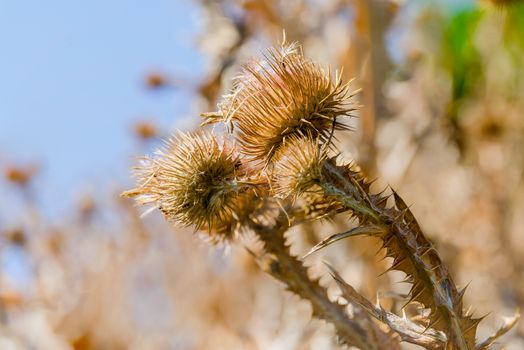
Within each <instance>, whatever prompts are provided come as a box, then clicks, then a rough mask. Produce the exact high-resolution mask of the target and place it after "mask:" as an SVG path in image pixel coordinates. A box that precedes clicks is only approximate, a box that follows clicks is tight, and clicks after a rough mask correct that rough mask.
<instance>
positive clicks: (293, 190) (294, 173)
mask: <svg viewBox="0 0 524 350" xmlns="http://www.w3.org/2000/svg"><path fill="white" fill-rule="evenodd" d="M326 158H327V156H326V155H325V152H323V150H322V148H321V146H320V143H319V141H318V139H313V138H311V137H292V138H291V139H289V140H287V141H286V144H285V145H283V146H282V147H281V148H280V149H279V151H278V152H277V153H276V154H275V163H274V167H273V172H272V175H273V176H272V179H273V189H274V191H275V193H276V195H277V196H279V197H282V198H286V197H292V198H296V197H298V196H300V195H302V194H304V193H306V192H311V191H313V190H314V188H315V186H316V185H317V184H318V183H319V181H320V180H321V179H322V167H323V165H324V162H325V160H326Z"/></svg>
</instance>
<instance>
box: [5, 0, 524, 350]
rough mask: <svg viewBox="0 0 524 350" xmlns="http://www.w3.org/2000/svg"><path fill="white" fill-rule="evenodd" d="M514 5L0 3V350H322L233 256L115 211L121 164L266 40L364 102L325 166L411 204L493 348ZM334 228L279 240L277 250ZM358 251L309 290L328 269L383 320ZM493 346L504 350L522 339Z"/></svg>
mask: <svg viewBox="0 0 524 350" xmlns="http://www.w3.org/2000/svg"><path fill="white" fill-rule="evenodd" d="M520 3H521V2H520V1H501V0H496V1H495V0H492V1H488V0H485V1H481V0H479V1H473V0H470V1H467V0H461V1H458V0H454V1H453V0H446V1H440V2H433V1H423V0H418V1H417V0H411V1H410V0H372V1H369V0H327V1H321V0H290V1H277V0H270V1H264V0H214V1H212V0H200V1H197V0H194V1H190V0H157V1H150V2H147V3H146V2H143V1H135V0H126V1H124V0H114V1H102V0H92V1H90V2H85V3H77V2H75V3H73V2H68V1H65V0H51V1H47V2H37V1H2V2H0V47H1V51H0V171H1V178H0V349H53V350H54V349H83V350H86V349H177V350H178V349H184V350H185V349H188V350H189V349H211V348H212V349H264V350H265V349H275V350H276V349H326V350H327V349H338V347H337V345H336V342H335V341H334V339H333V330H332V329H331V328H330V327H329V326H327V325H326V324H324V323H323V322H320V321H317V320H311V317H310V309H309V306H308V305H307V304H306V303H303V302H300V301H299V300H298V299H297V298H296V297H294V296H292V295H291V294H289V293H287V292H285V291H284V290H283V287H282V286H281V285H280V284H279V283H277V282H276V281H273V280H272V279H270V278H269V277H267V276H265V275H263V274H262V273H261V272H259V270H258V267H257V266H256V264H255V263H254V262H253V261H252V259H251V257H250V256H249V255H248V254H247V253H246V252H245V249H244V248H243V247H242V246H241V245H240V244H239V245H232V246H220V247H212V246H210V245H209V244H208V243H206V242H205V241H204V240H202V239H201V237H199V236H198V235H194V234H192V231H191V230H190V229H180V228H174V227H171V226H170V225H167V224H166V223H164V221H163V220H162V218H161V217H160V215H159V214H158V213H156V212H153V213H151V214H149V215H147V216H145V217H143V218H141V217H140V215H141V213H142V209H139V208H135V207H134V206H133V204H132V203H131V202H129V201H127V200H123V199H121V198H119V193H120V192H121V191H122V190H125V189H128V188H130V187H131V186H133V179H132V178H131V177H130V173H131V172H130V169H131V167H132V166H133V165H136V164H137V160H138V158H139V157H140V156H141V155H143V154H147V153H151V152H153V150H154V149H155V147H157V146H159V145H161V140H162V139H163V138H166V137H169V135H170V133H172V132H173V131H174V130H176V129H182V130H191V129H193V128H196V127H197V126H198V125H199V123H200V119H199V117H198V115H199V114H200V113H201V112H205V111H213V110H215V109H216V103H217V101H218V100H219V99H220V96H221V95H222V94H224V93H225V92H227V91H228V89H229V88H230V87H231V85H230V81H231V78H232V77H234V76H235V74H236V73H237V72H238V70H239V67H240V65H241V64H242V63H244V62H246V61H247V60H249V58H250V57H252V56H253V55H260V54H261V53H262V52H263V50H264V49H265V48H266V47H268V46H270V45H279V44H280V42H281V40H282V31H283V30H285V31H286V36H287V39H288V41H299V42H300V43H301V44H302V45H303V48H304V53H305V55H306V56H308V57H309V58H311V59H313V60H316V61H318V62H319V63H321V64H322V65H325V66H330V67H331V68H333V70H334V69H336V68H340V67H343V68H344V70H343V74H344V77H345V79H346V80H349V79H352V78H355V80H354V82H353V86H354V88H355V89H356V88H362V89H363V90H362V92H361V93H360V94H359V95H358V99H359V103H360V104H361V105H362V108H361V109H360V111H359V113H358V118H355V119H353V120H352V121H351V124H352V126H353V128H354V129H355V131H354V132H351V133H348V134H344V135H342V134H341V135H340V137H339V139H340V140H339V148H340V150H341V151H342V153H343V157H346V158H351V159H355V160H356V161H357V162H358V163H359V164H360V165H361V166H362V168H363V170H364V171H365V173H366V174H367V175H368V176H369V177H370V178H377V179H378V180H377V182H376V183H375V185H374V186H376V188H375V189H376V190H377V191H379V190H382V189H383V188H384V187H385V186H387V185H391V186H392V187H393V188H395V189H397V190H398V192H399V193H400V194H401V195H402V196H403V197H404V199H405V200H406V202H408V203H410V204H412V210H413V212H414V214H415V215H416V216H417V218H418V220H419V223H420V224H421V226H422V228H423V229H424V230H425V232H426V234H427V236H428V237H429V238H431V240H433V241H434V242H435V244H436V245H437V248H438V250H439V251H440V252H441V255H442V256H443V258H444V260H445V262H446V263H447V264H448V266H449V268H450V269H451V271H452V274H453V276H454V277H455V280H456V282H457V284H458V285H459V286H466V285H468V284H469V287H468V290H467V292H466V298H465V304H466V305H467V306H471V309H472V310H473V311H474V313H475V315H476V316H483V315H486V314H488V313H489V315H488V316H487V317H486V320H485V321H484V322H483V323H482V324H481V327H480V332H479V333H480V336H485V335H488V334H490V333H492V332H493V331H494V330H495V329H496V328H497V327H498V326H499V325H500V324H501V323H502V320H503V316H510V315H512V314H513V313H514V310H515V309H517V308H518V307H520V306H521V305H524V259H523V258H522V253H523V252H524V116H523V113H524V98H523V97H524V5H522V4H520ZM347 225H350V223H348V222H347V218H344V217H336V218H333V219H332V220H330V221H329V222H323V223H319V224H317V225H309V226H308V227H304V228H302V227H298V228H296V229H295V230H294V231H293V232H291V233H290V235H289V240H290V242H292V243H293V251H294V252H295V253H296V254H303V253H305V252H307V251H308V250H309V248H310V247H311V246H312V245H313V244H315V243H316V242H318V241H319V240H320V239H322V238H324V237H326V236H327V235H329V234H332V233H335V232H337V231H338V230H341V229H344V228H347ZM320 227H322V230H320V229H319V228H320ZM378 247H379V245H378V244H377V242H375V241H374V240H372V239H367V238H358V239H357V238H355V239H354V240H351V241H348V242H341V243H339V244H337V245H334V246H332V247H330V248H328V249H326V250H325V251H323V252H321V253H319V254H317V255H316V256H312V257H311V258H310V259H309V260H308V261H307V264H309V265H310V266H311V267H312V274H314V275H317V276H324V275H326V273H325V268H324V267H323V265H322V260H325V261H329V262H330V263H332V264H333V265H335V266H336V268H337V269H338V270H339V271H343V275H344V277H345V278H346V279H347V280H348V281H349V282H351V284H352V285H353V286H355V288H357V289H358V290H359V291H361V292H362V293H363V294H364V295H366V296H367V297H369V298H370V299H371V300H375V298H376V297H377V296H378V297H379V298H380V299H381V300H382V301H383V303H384V304H385V305H387V306H388V307H390V308H392V309H393V310H396V311H398V312H401V310H399V309H398V308H400V307H401V305H397V299H398V298H396V297H395V296H396V295H399V294H401V293H405V292H406V291H407V289H406V286H405V285H402V284H399V283H397V282H398V281H401V280H402V279H403V278H402V276H401V275H399V274H398V273H388V274H386V275H384V276H381V277H377V276H378V275H379V274H380V273H381V272H383V271H384V270H385V269H386V268H387V266H388V262H387V261H386V262H380V261H379V260H380V259H379V258H380V254H379V256H378V257H377V256H376V254H375V253H376V251H377V249H378ZM321 281H322V283H323V284H324V285H330V284H332V281H330V278H328V277H327V276H326V277H322V279H321ZM332 292H333V295H334V296H335V295H336V290H335V288H333V290H332ZM501 341H502V342H503V343H505V344H506V345H507V348H508V349H523V348H524V325H522V323H521V324H519V325H517V327H516V329H514V330H513V331H511V332H510V333H509V334H508V335H506V336H505V337H504V338H503V339H502V340H501ZM406 348H415V347H409V346H407V345H406Z"/></svg>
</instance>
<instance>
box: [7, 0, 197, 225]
mask: <svg viewBox="0 0 524 350" xmlns="http://www.w3.org/2000/svg"><path fill="white" fill-rule="evenodd" d="M198 19H199V13H198V10H197V8H196V7H195V5H194V4H192V3H191V2H190V1H189V0H155V1H139V0H90V1H69V0H48V1H36V0H33V1H24V0H11V1H8V0H2V1H0V169H3V168H4V167H5V166H6V164H9V163H12V162H19V163H22V164H25V163H28V162H34V161H36V162H38V163H40V164H41V169H42V170H41V172H40V174H39V177H38V180H37V182H36V184H35V186H36V188H37V190H38V193H39V204H40V206H41V207H43V208H45V212H46V213H47V214H49V215H51V216H53V215H56V214H57V213H63V211H64V210H66V208H67V207H68V206H69V204H70V203H71V201H72V200H73V199H74V195H75V193H77V192H78V191H79V190H80V189H82V188H100V187H106V188H109V187H110V186H113V185H114V184H116V183H123V182H126V181H129V179H128V177H127V169H128V167H129V165H130V164H131V162H132V160H131V157H132V156H133V154H134V153H136V152H137V151H138V150H137V149H136V148H137V147H136V142H135V141H134V140H133V138H132V136H131V133H130V126H131V125H132V123H133V121H135V120H139V119H142V118H144V117H148V116H153V117H154V120H156V121H158V122H159V123H160V125H162V126H164V127H168V126H170V125H172V124H173V123H174V121H175V120H176V118H177V117H179V116H181V115H183V114H186V113H187V112H188V109H189V106H188V105H187V100H188V98H187V94H186V93H184V92H180V91H178V92H168V91H163V92H160V93H152V92H151V91H148V90H147V89H145V88H144V85H143V83H142V79H143V77H144V75H145V74H146V73H147V72H149V71H151V70H160V71H166V72H168V73H180V74H182V75H184V76H188V75H189V76H191V74H193V73H192V72H197V73H198V72H201V71H202V65H203V63H202V59H201V57H200V56H199V55H198V53H197V52H196V50H195V48H194V46H193V42H192V39H193V38H194V37H195V35H196V31H197V29H198V26H199V23H198ZM141 151H143V150H141ZM13 196H14V194H13V193H12V191H10V190H8V189H6V186H5V183H3V182H1V181H0V226H1V220H2V218H3V219H6V217H7V216H9V215H7V213H9V211H10V210H11V211H12V210H13V203H15V202H16V201H15V200H14V199H13Z"/></svg>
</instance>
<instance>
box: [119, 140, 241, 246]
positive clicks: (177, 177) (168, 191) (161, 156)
mask: <svg viewBox="0 0 524 350" xmlns="http://www.w3.org/2000/svg"><path fill="white" fill-rule="evenodd" d="M137 175H138V178H139V186H138V187H137V188H136V189H134V190H131V191H128V192H126V193H124V195H127V196H131V197H136V200H137V202H138V203H139V204H147V203H155V204H156V205H157V206H158V208H159V209H160V210H161V211H162V213H163V214H164V215H165V217H166V218H167V219H168V220H170V221H173V222H176V223H179V224H181V225H185V226H195V228H196V229H204V230H208V231H209V233H210V234H214V235H215V236H223V237H220V238H230V237H227V236H228V235H230V234H231V230H229V229H228V228H230V227H231V221H232V220H234V219H235V218H236V210H237V208H238V207H239V205H240V203H241V202H242V201H243V200H244V199H245V198H244V197H245V196H246V193H247V192H249V191H248V187H249V186H248V185H247V184H246V183H245V182H243V181H242V179H243V176H245V175H246V173H245V171H243V170H242V164H241V162H240V159H239V157H238V155H237V154H236V152H235V151H234V150H233V148H232V147H231V146H230V145H228V144H227V143H226V142H225V141H224V142H219V141H217V139H216V137H215V136H213V135H203V134H200V135H194V134H183V133H180V134H179V135H178V136H176V137H174V138H171V139H170V140H168V141H167V142H166V144H165V146H164V148H163V149H160V150H158V151H157V152H156V153H155V155H154V156H153V157H152V158H146V159H145V160H144V162H143V165H142V166H141V167H139V168H138V169H137ZM226 228H227V229H226ZM214 238H217V237H214Z"/></svg>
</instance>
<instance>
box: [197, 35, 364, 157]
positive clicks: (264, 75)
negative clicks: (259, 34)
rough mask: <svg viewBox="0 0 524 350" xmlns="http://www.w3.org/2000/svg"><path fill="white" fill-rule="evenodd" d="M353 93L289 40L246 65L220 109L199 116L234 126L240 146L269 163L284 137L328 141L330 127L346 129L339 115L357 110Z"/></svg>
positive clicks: (345, 115) (346, 114) (338, 78)
mask: <svg viewBox="0 0 524 350" xmlns="http://www.w3.org/2000/svg"><path fill="white" fill-rule="evenodd" d="M353 96H354V93H353V92H351V91H350V90H349V87H348V84H342V81H341V79H340V75H338V74H337V75H336V77H335V79H332V77H331V74H330V72H329V71H327V72H326V71H325V70H324V69H323V68H321V67H320V66H318V65H316V64H315V63H313V62H311V61H309V60H307V59H306V58H304V57H303V55H302V53H301V50H300V48H299V47H298V46H297V45H289V46H284V47H282V48H281V49H280V50H278V49H269V50H268V52H267V54H266V55H265V56H264V58H263V59H261V60H256V61H253V62H251V63H249V64H247V65H245V66H244V68H243V71H242V72H241V74H240V75H239V76H238V77H237V78H236V79H235V85H234V88H233V90H232V92H231V93H230V94H229V95H227V96H225V99H224V101H223V102H222V103H221V104H219V109H220V112H219V113H218V114H208V115H204V116H205V117H206V116H209V118H208V122H216V121H217V120H219V119H220V120H221V121H224V122H226V124H227V125H228V126H230V127H231V129H234V128H236V130H237V132H236V137H237V139H238V142H239V145H240V147H241V151H242V152H243V153H244V154H246V155H248V156H250V157H253V158H254V159H255V160H258V161H263V162H265V164H268V163H270V162H272V158H273V156H274V155H275V154H276V152H277V151H278V150H279V148H280V147H281V146H282V145H283V144H285V142H286V140H287V139H289V138H293V137H304V136H309V135H310V136H312V137H313V138H318V139H319V140H320V141H321V142H327V141H328V140H330V138H331V135H332V133H333V131H334V130H341V129H348V127H347V125H344V124H342V123H340V119H339V117H347V116H351V112H352V111H354V110H355V109H356V108H355V105H354V104H353V103H352V102H351V98H352V97H353ZM217 115H219V116H221V118H217Z"/></svg>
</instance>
